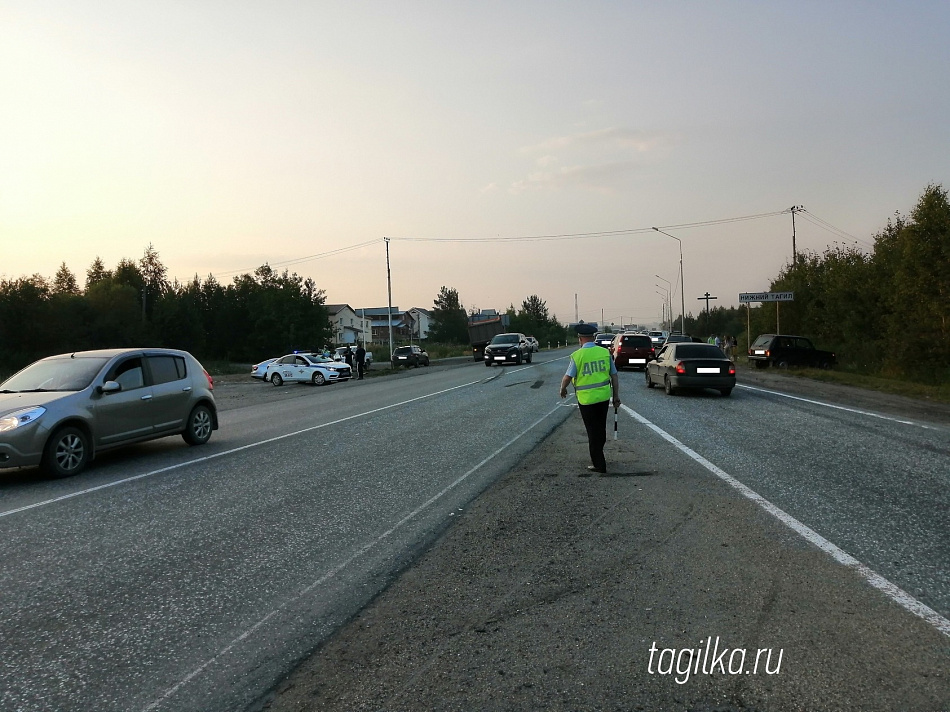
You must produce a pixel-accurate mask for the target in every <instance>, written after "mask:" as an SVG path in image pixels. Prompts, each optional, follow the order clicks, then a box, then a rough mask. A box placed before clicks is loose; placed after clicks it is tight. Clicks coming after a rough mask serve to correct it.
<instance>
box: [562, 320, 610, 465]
mask: <svg viewBox="0 0 950 712" xmlns="http://www.w3.org/2000/svg"><path fill="white" fill-rule="evenodd" d="M574 330H575V331H576V332H577V340H578V342H579V343H580V345H581V347H580V348H579V349H577V350H576V351H575V352H574V353H572V354H571V358H570V362H569V364H568V367H567V373H565V374H564V377H563V378H562V379H561V389H560V396H561V398H567V386H568V384H569V383H573V384H574V393H575V394H576V395H577V405H578V408H579V409H580V411H581V418H583V420H584V428H585V429H586V430H587V446H588V449H589V450H590V459H591V463H592V464H590V465H588V466H587V469H588V472H585V473H582V474H581V475H580V476H581V477H590V475H591V473H592V472H599V473H600V474H604V473H606V472H607V460H606V459H605V457H604V445H605V444H606V443H607V410H608V408H609V406H610V401H611V393H613V405H614V409H617V408H619V407H620V385H619V380H618V378H617V366H616V365H615V364H614V360H613V359H612V358H611V357H610V352H609V351H608V350H607V349H605V348H604V347H603V346H598V345H597V344H595V343H594V336H595V335H596V334H597V328H596V327H594V326H592V325H591V324H578V325H577V326H576V327H574Z"/></svg>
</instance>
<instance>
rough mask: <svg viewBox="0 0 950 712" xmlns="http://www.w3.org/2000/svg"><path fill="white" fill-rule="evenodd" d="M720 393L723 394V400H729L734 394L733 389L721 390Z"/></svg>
mask: <svg viewBox="0 0 950 712" xmlns="http://www.w3.org/2000/svg"><path fill="white" fill-rule="evenodd" d="M719 392H720V393H722V397H723V398H728V397H729V396H730V395H731V394H732V389H731V388H720V389H719Z"/></svg>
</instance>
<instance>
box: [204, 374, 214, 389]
mask: <svg viewBox="0 0 950 712" xmlns="http://www.w3.org/2000/svg"><path fill="white" fill-rule="evenodd" d="M201 370H202V372H203V373H204V374H205V378H207V379H208V389H209V390H212V391H213V390H214V379H213V378H212V377H211V374H210V373H208V372H207V371H205V370H204V369H201Z"/></svg>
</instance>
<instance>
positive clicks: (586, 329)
mask: <svg viewBox="0 0 950 712" xmlns="http://www.w3.org/2000/svg"><path fill="white" fill-rule="evenodd" d="M574 331H576V332H577V333H578V334H580V335H581V336H593V335H594V334H596V333H597V327H596V326H594V325H593V324H578V325H577V326H575V327H574Z"/></svg>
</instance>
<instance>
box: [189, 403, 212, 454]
mask: <svg viewBox="0 0 950 712" xmlns="http://www.w3.org/2000/svg"><path fill="white" fill-rule="evenodd" d="M212 430H214V415H212V413H211V409H210V408H209V407H208V406H206V405H204V404H203V403H199V404H198V405H196V406H195V407H194V408H193V409H192V411H191V415H189V416H188V422H187V423H185V432H183V433H182V434H181V436H182V438H184V440H185V442H186V443H188V444H189V445H204V444H205V443H206V442H208V441H209V440H210V439H211V431H212Z"/></svg>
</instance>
